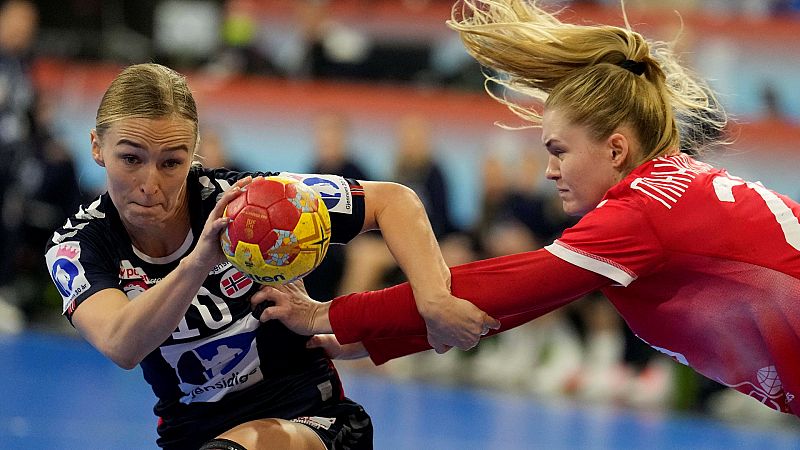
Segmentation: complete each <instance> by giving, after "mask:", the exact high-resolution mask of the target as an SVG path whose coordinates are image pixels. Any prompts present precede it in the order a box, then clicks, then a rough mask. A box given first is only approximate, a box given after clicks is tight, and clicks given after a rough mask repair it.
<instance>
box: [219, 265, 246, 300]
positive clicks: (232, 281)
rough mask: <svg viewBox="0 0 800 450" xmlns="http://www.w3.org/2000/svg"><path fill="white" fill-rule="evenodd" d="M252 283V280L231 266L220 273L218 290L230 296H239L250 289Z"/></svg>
mask: <svg viewBox="0 0 800 450" xmlns="http://www.w3.org/2000/svg"><path fill="white" fill-rule="evenodd" d="M252 285H253V280H251V279H250V278H247V277H246V276H245V275H244V274H243V273H242V272H239V271H238V270H237V269H236V268H233V267H232V268H230V270H228V271H227V272H225V274H224V275H222V280H221V281H220V282H219V288H220V290H222V292H224V293H225V295H227V296H228V297H230V298H237V297H241V296H242V295H244V294H245V293H247V291H248V290H250V286H252Z"/></svg>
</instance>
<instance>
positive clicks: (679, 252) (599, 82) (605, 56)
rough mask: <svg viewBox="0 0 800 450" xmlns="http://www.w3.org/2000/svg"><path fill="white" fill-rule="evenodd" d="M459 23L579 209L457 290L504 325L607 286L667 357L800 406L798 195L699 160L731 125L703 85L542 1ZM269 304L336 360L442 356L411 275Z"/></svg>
mask: <svg viewBox="0 0 800 450" xmlns="http://www.w3.org/2000/svg"><path fill="white" fill-rule="evenodd" d="M448 24H449V25H450V27H452V28H453V29H455V30H456V31H458V32H459V33H460V35H461V38H462V40H463V42H464V43H465V45H466V47H467V50H468V51H469V52H470V53H471V54H472V55H473V57H475V58H476V59H477V60H478V62H480V63H481V64H483V65H486V66H488V67H490V68H492V69H495V70H497V72H498V73H500V74H501V76H499V77H497V78H491V80H492V81H494V82H497V83H500V84H502V85H504V86H505V87H506V88H507V89H511V90H513V91H515V94H517V95H515V96H514V97H513V98H520V95H518V94H523V95H527V96H528V97H530V98H533V99H535V100H540V101H541V102H542V103H543V105H544V106H543V108H542V109H541V111H539V110H537V109H536V108H532V107H528V106H526V105H522V104H520V103H514V102H512V100H509V99H510V98H512V97H511V96H504V97H496V98H497V100H499V101H501V102H503V103H505V104H506V105H508V106H509V107H510V108H511V109H512V111H514V112H515V113H517V114H518V115H519V116H521V117H523V118H524V119H527V120H528V121H530V122H531V123H532V124H533V125H535V126H541V128H542V142H543V144H544V145H543V147H544V149H545V150H546V151H547V152H548V153H549V159H548V165H547V170H546V173H545V175H546V176H547V178H548V179H549V180H551V181H553V182H554V183H555V185H556V187H557V189H558V193H559V195H560V197H561V200H562V202H563V207H564V210H565V211H566V212H567V213H569V214H572V215H578V216H582V218H581V220H580V221H579V222H578V223H577V224H576V225H575V226H573V227H572V228H569V229H567V230H566V231H565V232H564V233H563V235H562V236H561V238H559V239H557V240H556V241H555V242H553V243H552V244H550V245H548V246H546V247H545V248H544V249H541V250H538V251H535V252H530V253H522V254H515V255H510V256H505V257H499V258H494V259H489V260H483V261H477V262H474V263H470V264H466V265H463V266H458V267H453V268H452V269H451V274H452V284H451V289H452V293H453V295H454V296H456V297H459V298H464V299H467V300H469V301H471V302H473V303H474V304H475V305H477V306H478V307H479V308H481V309H482V310H484V311H486V312H487V313H488V314H489V315H491V316H493V317H496V318H498V319H499V320H500V322H501V323H502V325H501V327H500V329H499V330H498V332H502V331H504V330H508V329H510V328H512V327H514V326H517V325H520V324H522V323H525V322H527V321H529V320H532V319H534V318H536V317H539V316H541V315H543V314H546V313H547V312H549V311H552V310H553V309H556V308H558V307H561V306H563V305H565V304H567V303H569V302H571V301H572V300H575V299H578V298H580V297H582V296H584V295H585V294H587V293H589V292H591V291H594V290H598V289H599V290H601V291H602V292H603V294H605V295H606V296H607V297H608V299H609V300H610V301H611V302H612V303H613V305H614V306H615V307H616V309H617V310H618V311H619V313H620V314H621V315H622V317H623V318H624V319H625V321H626V322H627V324H628V325H629V326H630V328H631V329H632V330H633V331H634V333H636V335H637V336H639V337H640V338H641V339H642V340H643V341H645V342H647V343H648V344H649V345H650V346H652V347H653V348H655V349H656V350H658V351H660V352H663V353H665V354H667V355H670V356H671V357H673V358H674V359H675V360H676V361H678V362H680V363H682V364H685V365H688V366H690V367H692V368H694V369H695V370H696V371H697V372H699V373H701V374H703V375H705V376H706V377H708V378H710V379H712V380H715V381H717V382H719V383H722V384H724V385H726V386H729V387H731V388H734V389H736V390H738V391H740V392H742V393H744V394H747V395H750V396H752V397H754V398H756V399H757V400H759V401H760V402H762V403H763V404H764V405H766V406H769V407H771V408H774V409H776V410H779V411H783V412H787V413H793V414H795V415H797V414H800V400H798V399H796V397H797V396H798V395H799V394H800V359H798V358H797V354H796V352H797V349H798V348H800V221H799V219H798V218H799V217H800V205H798V203H797V202H795V201H793V200H791V199H790V198H788V197H787V196H785V195H781V194H779V193H776V192H774V191H771V190H769V189H768V188H767V187H765V186H763V185H762V184H761V183H758V182H752V181H747V180H743V179H741V178H739V177H737V176H735V175H733V174H730V173H728V172H726V171H725V170H723V169H717V168H714V167H712V166H710V165H708V164H705V163H703V162H700V161H698V160H696V159H694V158H693V157H692V156H690V155H689V154H690V153H691V154H697V153H699V152H700V151H702V150H703V149H704V148H705V147H707V146H708V145H711V144H715V143H717V142H718V141H719V140H721V136H722V131H723V130H724V127H725V125H726V121H727V119H726V115H725V113H724V111H722V110H721V108H719V106H718V105H719V104H718V103H717V101H716V100H715V98H714V96H713V93H712V92H711V91H710V90H709V89H708V87H707V86H706V85H705V84H704V83H702V82H701V81H699V80H696V79H694V78H692V77H691V76H690V75H689V74H688V72H687V71H686V70H685V69H684V68H682V67H681V66H680V65H679V63H678V62H677V60H676V58H675V57H674V56H673V55H672V53H671V52H670V51H669V47H668V46H667V45H665V44H663V43H658V42H649V41H647V40H645V39H644V38H643V37H642V36H641V35H640V34H638V33H636V32H633V31H632V30H631V29H630V26H629V25H626V27H625V28H620V27H613V26H588V25H571V24H566V23H562V22H561V21H559V20H558V19H557V18H556V17H555V16H553V15H551V14H549V13H547V12H545V11H544V10H542V9H541V8H539V7H538V6H537V5H536V4H535V2H530V1H526V0H494V1H492V0H481V1H480V2H478V1H472V0H467V1H463V2H461V3H459V5H458V6H457V7H456V8H455V9H454V14H453V19H452V20H451V21H450V22H448ZM682 150H683V152H682ZM264 300H272V301H274V302H275V303H276V305H275V306H271V307H269V308H267V309H266V310H265V311H264V313H262V316H261V318H262V320H268V319H272V318H277V319H280V320H281V321H283V322H284V324H286V325H287V326H289V328H291V329H293V330H295V331H296V332H299V333H304V334H313V333H330V332H333V333H334V334H335V337H336V339H337V340H338V341H337V340H332V338H331V337H330V336H328V337H326V336H317V337H316V339H317V342H318V343H320V344H323V345H324V346H327V347H328V349H329V354H333V355H334V356H337V355H336V354H337V353H338V354H339V355H338V356H344V357H347V356H351V357H352V356H357V355H363V356H366V355H367V354H368V355H369V356H370V357H371V358H372V360H373V361H374V362H375V363H377V364H380V363H383V362H385V361H387V360H389V359H392V358H396V357H399V356H402V355H408V354H411V353H414V352H418V351H422V350H425V349H427V348H429V347H428V346H427V344H426V341H425V332H426V331H425V330H426V329H425V324H424V322H423V320H422V319H421V318H420V317H419V315H418V314H417V312H416V310H415V308H414V298H413V295H412V292H411V290H410V289H409V287H408V286H407V285H398V286H394V287H392V288H389V289H385V290H382V291H377V292H366V293H357V294H351V295H347V296H343V297H340V298H337V299H335V300H334V301H333V302H332V303H329V304H321V303H316V302H314V301H313V300H311V299H310V298H308V297H307V296H306V295H304V291H303V289H302V285H299V284H298V285H292V286H286V287H283V288H282V289H280V290H276V289H264V290H262V291H261V292H260V293H258V294H256V295H254V296H253V298H252V301H253V302H254V303H260V302H263V301H264ZM489 328H490V327H484V330H483V331H484V332H492V330H490V329H489ZM340 344H341V345H340ZM345 344H353V345H345Z"/></svg>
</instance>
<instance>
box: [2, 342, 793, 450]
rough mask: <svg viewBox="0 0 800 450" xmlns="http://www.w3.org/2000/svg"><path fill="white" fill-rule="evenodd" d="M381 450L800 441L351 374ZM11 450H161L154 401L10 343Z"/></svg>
mask: <svg viewBox="0 0 800 450" xmlns="http://www.w3.org/2000/svg"><path fill="white" fill-rule="evenodd" d="M342 377H343V378H344V382H345V386H346V390H347V393H348V396H350V397H351V398H353V399H355V400H357V401H359V402H360V403H362V404H363V405H364V406H365V407H366V408H367V410H368V411H369V412H370V414H371V415H372V417H373V420H374V424H375V448H376V449H420V448H426V449H431V450H442V449H445V450H446V449H460V450H461V449H504V450H513V449H584V448H586V449H725V450H731V449H770V450H777V449H800V431H797V430H785V429H765V428H752V429H750V428H742V427H735V426H732V425H727V424H723V423H721V422H716V421H712V420H709V419H705V418H698V417H676V416H668V415H663V414H655V413H651V414H644V413H634V412H630V411H626V410H610V409H607V408H599V407H589V406H581V405H576V404H574V403H571V402H556V403H554V402H542V401H538V400H535V399H532V398H529V397H522V396H519V397H518V396H513V395H509V394H499V393H492V392H485V391H473V390H465V389H457V388H451V387H442V386H431V385H428V384H420V383H413V382H398V381H391V380H387V379H385V378H382V377H379V376H377V375H366V374H360V373H355V372H352V371H345V372H344V373H343V374H342ZM0 379H2V386H3V395H2V397H3V399H2V406H0V449H26V450H27V449H104V450H115V449H126V450H127V449H148V448H155V436H156V433H155V425H156V418H155V417H154V416H153V414H152V410H151V408H152V406H153V403H154V398H155V397H154V396H153V394H152V392H151V391H150V390H149V387H148V386H147V385H146V383H145V382H144V380H143V379H142V377H141V372H140V371H139V370H138V369H136V370H132V371H125V370H122V369H120V368H118V367H116V366H115V365H113V364H112V363H111V362H109V361H108V360H106V359H105V358H104V357H103V356H102V355H100V354H99V353H98V352H97V351H96V350H94V349H93V348H91V347H90V346H89V345H88V344H87V343H85V342H84V341H81V340H79V339H74V338H71V337H64V336H57V335H47V334H38V333H26V334H22V335H18V336H0Z"/></svg>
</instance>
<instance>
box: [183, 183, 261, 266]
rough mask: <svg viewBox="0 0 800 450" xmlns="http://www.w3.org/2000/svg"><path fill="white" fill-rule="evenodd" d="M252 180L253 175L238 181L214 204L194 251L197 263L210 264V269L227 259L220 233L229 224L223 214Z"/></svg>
mask: <svg viewBox="0 0 800 450" xmlns="http://www.w3.org/2000/svg"><path fill="white" fill-rule="evenodd" d="M251 181H253V179H252V177H246V178H243V179H241V180H239V181H237V182H236V183H234V185H233V186H231V188H230V189H228V190H227V191H225V192H224V193H223V194H222V195H221V196H220V198H219V200H217V204H216V205H214V209H212V210H211V213H210V214H209V215H208V218H207V219H206V223H205V225H204V226H203V231H202V232H201V233H200V237H199V238H198V240H197V245H196V246H195V248H194V250H193V251H192V255H191V256H192V257H193V258H194V261H195V262H196V263H198V264H200V265H203V266H208V268H209V270H210V268H211V267H214V266H215V265H217V264H219V263H221V262H224V261H225V256H224V255H223V253H222V247H221V245H220V242H219V235H220V233H221V232H222V230H224V229H225V227H226V226H227V225H228V219H227V218H226V217H222V216H223V213H224V212H225V207H227V206H228V203H230V202H231V201H233V199H235V198H236V197H238V196H240V195H242V193H244V191H245V190H246V189H247V185H248V184H250V182H251Z"/></svg>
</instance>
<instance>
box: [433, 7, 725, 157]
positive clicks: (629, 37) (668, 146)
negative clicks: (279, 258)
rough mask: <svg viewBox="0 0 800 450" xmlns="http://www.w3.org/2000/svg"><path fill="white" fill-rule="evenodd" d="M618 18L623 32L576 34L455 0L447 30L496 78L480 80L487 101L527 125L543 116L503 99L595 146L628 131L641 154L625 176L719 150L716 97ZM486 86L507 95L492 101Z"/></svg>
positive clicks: (531, 15) (528, 12)
mask: <svg viewBox="0 0 800 450" xmlns="http://www.w3.org/2000/svg"><path fill="white" fill-rule="evenodd" d="M622 8H623V16H624V4H623V5H622ZM624 17H625V24H626V27H625V28H620V27H615V26H608V25H573V24H567V23H563V22H561V21H560V20H559V19H558V18H556V16H555V15H553V14H550V13H548V12H546V11H545V10H543V9H541V8H540V7H539V6H537V4H536V2H535V1H534V0H462V1H460V2H459V3H457V4H456V6H454V7H453V12H452V17H451V20H449V21H448V22H447V24H448V26H449V27H450V28H452V29H454V30H456V31H458V32H459V34H460V36H461V39H462V41H463V42H464V45H465V46H466V48H467V51H468V52H469V53H470V54H471V55H472V56H473V57H474V58H475V59H476V60H477V61H478V62H479V63H481V64H482V65H484V66H486V67H489V68H491V69H494V70H496V71H498V72H499V74H498V75H490V74H487V75H486V77H487V80H486V90H487V92H489V94H490V95H491V96H492V97H493V98H495V99H496V100H498V101H500V102H501V103H503V104H505V105H507V106H508V107H509V108H510V109H511V111H512V112H514V113H515V114H516V115H518V116H519V117H521V118H523V119H525V120H526V121H528V122H530V123H531V126H539V125H541V121H542V114H541V112H539V111H537V110H536V107H535V106H531V105H526V104H522V103H519V102H516V101H514V100H512V99H510V98H509V95H508V93H509V92H512V93H519V94H522V95H523V96H526V97H529V98H531V99H533V100H536V101H539V102H541V103H543V104H544V107H545V108H558V109H559V111H560V112H561V113H562V114H566V117H567V118H568V119H569V120H570V121H572V122H574V123H577V124H581V125H585V126H587V127H588V128H589V130H590V133H591V134H592V136H593V137H594V138H596V139H598V140H599V139H603V138H606V137H608V136H610V135H611V134H612V133H613V132H614V130H615V129H617V128H618V127H619V126H620V125H629V126H630V127H631V128H632V129H633V130H634V131H635V132H636V133H637V136H636V137H637V138H638V139H639V142H640V144H641V146H642V154H641V155H637V157H635V159H637V160H635V161H630V163H631V164H630V166H631V167H630V168H632V167H635V166H636V165H638V164H640V163H642V162H644V161H646V160H649V159H652V158H654V157H657V156H661V155H665V154H669V153H674V152H676V151H678V149H680V148H683V149H691V150H693V151H700V150H701V149H702V148H703V147H706V146H708V145H711V144H714V143H716V142H718V141H720V140H721V139H720V138H721V134H722V130H723V129H724V128H725V125H726V123H727V116H726V114H725V112H724V110H723V109H722V108H721V107H720V105H719V103H718V102H717V100H716V98H715V97H714V94H713V92H712V91H711V90H710V89H709V88H708V86H707V85H706V84H705V83H703V82H702V81H700V80H697V79H695V78H694V77H693V76H691V75H690V74H689V72H688V71H687V70H686V69H685V68H683V67H682V66H681V65H680V63H679V62H678V60H677V58H676V57H675V56H674V54H673V52H672V49H671V46H670V45H669V44H666V43H663V42H649V41H647V40H646V39H645V38H643V37H642V35H640V34H639V33H636V32H634V31H633V30H631V28H630V24H628V22H627V16H624ZM626 60H631V61H635V62H637V63H640V64H638V65H639V66H641V67H639V68H640V69H641V72H642V74H641V75H637V74H635V73H634V72H633V71H632V70H630V69H627V68H623V67H622V66H620V64H622V63H623V62H624V61H626ZM626 64H629V63H626ZM491 84H498V85H500V86H503V87H504V88H505V92H504V94H503V95H502V96H498V95H496V94H494V93H492V91H491V89H490V85H491Z"/></svg>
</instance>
